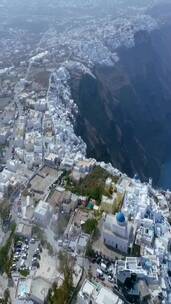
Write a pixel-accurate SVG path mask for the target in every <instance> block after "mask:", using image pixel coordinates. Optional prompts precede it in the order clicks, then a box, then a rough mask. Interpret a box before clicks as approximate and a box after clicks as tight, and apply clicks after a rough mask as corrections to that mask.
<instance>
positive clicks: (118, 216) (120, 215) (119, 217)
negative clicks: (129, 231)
mask: <svg viewBox="0 0 171 304" xmlns="http://www.w3.org/2000/svg"><path fill="white" fill-rule="evenodd" d="M116 219H117V222H118V223H125V215H124V214H123V212H118V213H117V214H116Z"/></svg>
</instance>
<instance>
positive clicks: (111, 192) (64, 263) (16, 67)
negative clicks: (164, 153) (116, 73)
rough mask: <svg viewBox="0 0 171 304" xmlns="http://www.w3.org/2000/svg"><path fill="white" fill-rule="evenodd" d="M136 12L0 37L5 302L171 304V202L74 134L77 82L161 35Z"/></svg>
mask: <svg viewBox="0 0 171 304" xmlns="http://www.w3.org/2000/svg"><path fill="white" fill-rule="evenodd" d="M121 2H122V1H121ZM61 3H62V1H60V2H59V6H60V5H62V4H61ZM65 3H66V2H65ZM72 3H73V6H74V5H75V3H74V2H72V1H71V4H72ZM89 3H90V2H89ZM3 4H4V7H5V1H2V9H3ZM85 4H86V2H85ZM135 10H136V14H134V17H133V16H132V15H131V13H130V16H129V17H127V18H125V17H124V16H123V10H122V9H121V10H120V11H119V15H118V16H117V18H113V19H112V17H111V16H108V17H106V18H105V17H99V18H97V20H93V18H92V17H91V16H87V17H85V19H84V22H82V20H80V19H79V18H78V19H76V20H75V24H77V25H79V26H78V28H77V27H75V26H73V27H71V24H70V23H69V24H68V26H67V28H66V30H65V31H64V32H61V33H59V31H58V29H56V28H55V26H52V27H50V28H48V30H47V31H45V32H44V33H41V34H35V33H30V34H28V33H27V32H24V30H19V29H17V30H16V29H15V28H10V29H9V32H8V35H9V36H8V39H5V38H4V37H3V35H2V37H0V42H1V45H2V46H3V47H2V52H1V54H0V204H1V210H0V301H1V303H16V304H22V303H23V304H25V303H29V304H31V303H40V304H41V303H59V304H60V303H78V304H90V303H93V304H106V303H111V304H122V303H128V304H129V303H149V304H152V303H155V304H156V303H162V304H164V303H170V301H171V292H170V290H171V231H170V229H171V228H170V223H171V218H170V209H171V205H170V204H171V192H170V191H162V190H161V189H157V190H156V189H154V188H153V185H152V180H151V179H150V180H149V181H148V182H144V183H142V182H141V181H140V180H139V178H138V176H136V175H135V176H134V178H130V177H128V176H127V175H126V174H124V173H122V172H120V171H119V170H118V169H117V168H114V167H113V166H112V165H111V164H106V163H104V162H100V161H97V160H95V159H94V158H88V157H87V156H86V149H87V147H86V144H85V143H84V141H83V140H82V138H81V137H79V136H77V135H76V133H75V119H76V117H77V115H78V107H77V105H76V103H75V102H74V100H73V98H72V92H71V87H70V80H71V73H72V72H73V71H74V72H75V73H76V75H78V74H79V73H82V74H89V75H91V77H95V76H94V74H93V66H94V64H105V65H108V66H114V65H115V64H116V63H117V62H118V61H119V56H118V54H117V48H118V47H120V46H124V47H132V46H133V45H134V37H135V34H136V33H137V32H138V31H140V30H146V31H149V32H150V31H153V30H155V29H156V28H157V26H158V24H157V21H156V20H154V19H153V18H152V17H151V16H149V15H147V14H146V13H145V10H144V9H143V10H142V11H143V12H142V11H141V9H140V10H139V9H135ZM135 10H134V9H133V11H134V13H135ZM130 11H131V10H130ZM65 21H66V20H64V24H65ZM59 24H60V22H59ZM59 24H58V25H59ZM1 31H2V32H3V33H5V31H6V27H5V22H4V23H3V25H2V28H1Z"/></svg>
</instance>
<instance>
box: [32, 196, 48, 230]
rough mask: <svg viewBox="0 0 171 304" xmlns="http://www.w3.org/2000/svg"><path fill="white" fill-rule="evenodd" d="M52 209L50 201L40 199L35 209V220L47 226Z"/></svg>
mask: <svg viewBox="0 0 171 304" xmlns="http://www.w3.org/2000/svg"><path fill="white" fill-rule="evenodd" d="M51 214H52V210H51V207H50V205H49V204H48V203H46V202H43V201H40V202H39V203H38V205H37V206H36V208H35V211H34V220H35V222H36V223H37V224H38V225H41V226H44V227H46V226H47V225H48V224H49V222H50V218H51Z"/></svg>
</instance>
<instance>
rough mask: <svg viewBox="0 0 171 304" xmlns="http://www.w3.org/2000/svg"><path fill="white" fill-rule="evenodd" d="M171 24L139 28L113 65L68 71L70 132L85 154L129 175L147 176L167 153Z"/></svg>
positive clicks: (170, 115)
mask: <svg viewBox="0 0 171 304" xmlns="http://www.w3.org/2000/svg"><path fill="white" fill-rule="evenodd" d="M170 48H171V26H170V25H168V24H167V25H164V26H162V27H161V28H160V29H158V30H155V31H153V32H152V33H151V34H149V33H147V32H144V31H141V32H139V33H137V34H136V36H135V46H134V47H132V48H129V49H128V48H121V49H119V50H118V54H119V57H120V61H119V62H118V63H117V64H116V65H115V66H114V67H106V66H102V65H96V66H95V67H94V71H93V73H94V75H95V76H96V77H95V78H94V77H92V76H91V75H90V74H79V75H75V74H74V73H73V75H72V80H71V87H72V95H73V98H74V100H75V102H76V103H77V105H78V108H79V116H78V118H77V126H76V132H77V134H79V135H81V137H82V138H83V140H84V141H85V142H86V144H87V147H88V155H89V156H93V157H96V158H97V159H98V160H105V161H111V162H112V164H113V165H114V166H116V167H118V168H119V169H121V170H122V171H124V172H126V173H127V174H129V175H131V176H132V175H133V174H135V173H138V174H139V175H140V177H141V178H143V179H146V178H148V177H153V179H154V181H155V182H157V181H158V179H159V176H160V170H161V165H162V163H163V162H164V161H165V160H166V159H167V157H168V155H169V154H170V153H171V144H170V142H171V123H170V119H171V52H170Z"/></svg>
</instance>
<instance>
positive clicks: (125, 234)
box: [103, 212, 133, 253]
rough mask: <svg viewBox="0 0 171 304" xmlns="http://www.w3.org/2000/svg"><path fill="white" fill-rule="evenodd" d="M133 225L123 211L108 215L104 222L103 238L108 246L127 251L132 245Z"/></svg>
mask: <svg viewBox="0 0 171 304" xmlns="http://www.w3.org/2000/svg"><path fill="white" fill-rule="evenodd" d="M132 238H133V227H132V225H131V224H129V223H128V222H127V221H126V219H125V216H124V214H123V213H122V212H119V213H117V214H116V216H114V215H107V216H106V219H105V222H104V224H103V240H104V243H105V244H106V245H107V246H110V247H112V248H113V249H116V250H119V251H121V252H124V253H127V252H128V250H129V248H130V247H131V246H132Z"/></svg>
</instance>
